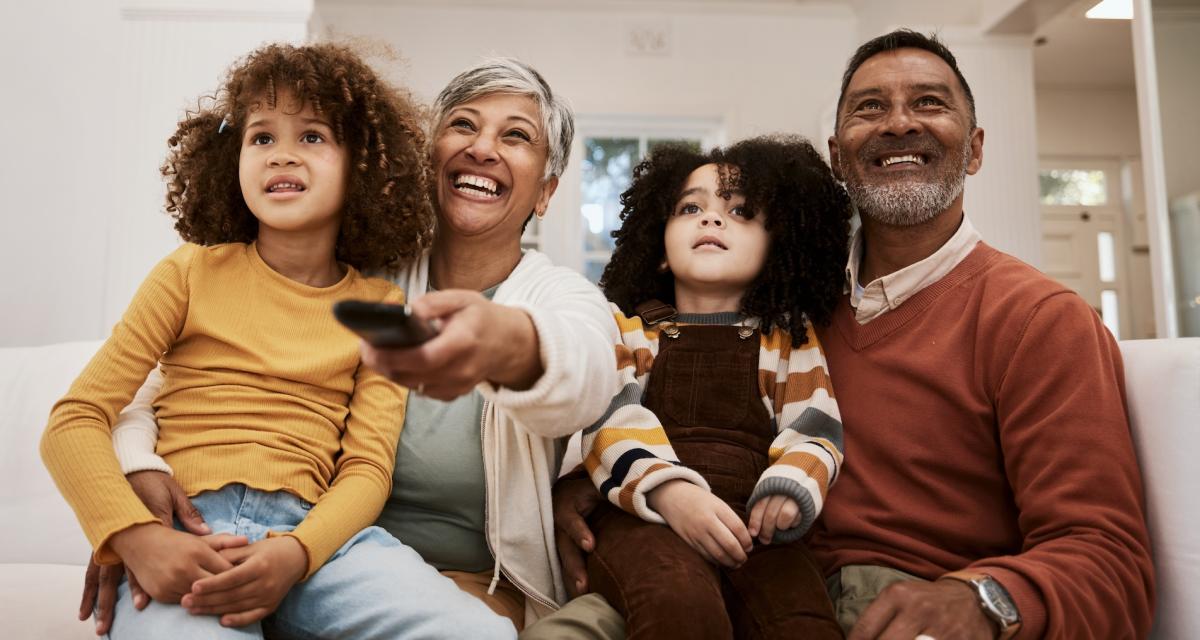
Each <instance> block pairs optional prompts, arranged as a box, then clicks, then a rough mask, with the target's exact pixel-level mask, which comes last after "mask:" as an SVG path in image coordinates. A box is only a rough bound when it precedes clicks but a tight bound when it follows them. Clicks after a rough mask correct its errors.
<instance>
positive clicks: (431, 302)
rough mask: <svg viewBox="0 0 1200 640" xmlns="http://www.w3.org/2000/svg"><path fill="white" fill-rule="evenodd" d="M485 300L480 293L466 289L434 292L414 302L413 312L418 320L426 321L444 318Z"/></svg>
mask: <svg viewBox="0 0 1200 640" xmlns="http://www.w3.org/2000/svg"><path fill="white" fill-rule="evenodd" d="M483 300H484V297H483V296H481V295H480V294H479V292H477V291H468V290H466V289H447V290H445V291H433V292H430V293H427V294H425V295H423V296H421V297H420V298H417V299H416V300H414V301H413V303H412V312H413V315H415V316H417V317H418V318H422V319H426V320H428V319H432V318H444V317H446V316H449V315H453V314H455V313H457V312H458V311H460V310H462V309H464V308H466V307H469V306H471V305H472V304H477V303H479V302H481V301H483Z"/></svg>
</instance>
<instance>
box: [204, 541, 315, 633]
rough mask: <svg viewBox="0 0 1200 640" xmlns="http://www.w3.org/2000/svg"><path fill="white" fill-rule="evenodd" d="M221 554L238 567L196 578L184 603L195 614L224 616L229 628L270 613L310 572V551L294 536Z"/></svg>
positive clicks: (224, 621)
mask: <svg viewBox="0 0 1200 640" xmlns="http://www.w3.org/2000/svg"><path fill="white" fill-rule="evenodd" d="M221 555H222V556H223V557H224V558H225V559H226V560H228V561H230V562H232V563H233V564H234V565H236V566H235V567H234V568H233V569H230V570H229V571H226V572H224V573H222V574H220V575H215V576H212V577H208V578H204V579H201V580H198V581H196V583H195V584H193V585H192V591H191V593H189V594H187V595H185V596H183V599H182V600H181V601H180V604H181V605H183V607H184V608H185V609H187V610H188V613H191V614H193V615H202V614H208V615H220V616H221V624H222V625H223V626H226V627H243V626H246V625H248V624H250V623H252V622H257V621H259V620H262V619H263V618H265V617H267V616H268V615H270V614H271V612H272V611H274V610H275V608H276V607H278V606H279V603H280V602H281V601H282V600H283V598H284V596H286V595H287V593H288V590H290V589H291V588H292V585H294V584H296V583H297V582H299V581H300V579H301V578H303V577H304V574H305V572H307V571H308V553H307V552H305V551H304V547H303V546H302V545H301V544H300V541H298V540H296V539H295V538H293V537H291V536H278V537H275V538H266V539H265V540H260V541H258V542H255V543H254V544H252V545H250V546H248V547H240V548H236V549H225V550H223V551H222V552H221Z"/></svg>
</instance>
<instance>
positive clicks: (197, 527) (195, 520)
mask: <svg viewBox="0 0 1200 640" xmlns="http://www.w3.org/2000/svg"><path fill="white" fill-rule="evenodd" d="M171 507H172V508H173V509H174V510H175V517H177V518H179V522H180V524H182V525H183V528H184V529H186V530H187V531H188V533H194V534H196V535H198V536H205V535H208V534H210V533H212V529H211V528H209V526H208V524H207V523H205V522H204V516H202V515H200V510H199V509H197V508H196V505H194V504H192V501H191V500H189V499H188V497H187V494H186V493H184V492H183V487H180V486H179V485H178V484H175V485H174V486H172V487H171Z"/></svg>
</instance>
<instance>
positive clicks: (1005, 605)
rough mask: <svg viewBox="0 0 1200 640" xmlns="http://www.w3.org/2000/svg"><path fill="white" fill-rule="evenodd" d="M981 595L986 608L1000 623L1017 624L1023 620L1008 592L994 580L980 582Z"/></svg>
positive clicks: (986, 579) (988, 579) (987, 579)
mask: <svg viewBox="0 0 1200 640" xmlns="http://www.w3.org/2000/svg"><path fill="white" fill-rule="evenodd" d="M979 595H980V596H982V597H983V604H984V607H985V608H987V609H988V610H989V611H991V612H992V613H993V614H995V616H996V617H997V618H998V620H999V621H1000V622H1003V623H1004V624H1006V625H1012V624H1016V623H1017V622H1019V621H1020V620H1021V616H1020V615H1018V614H1017V607H1016V605H1014V604H1013V601H1012V597H1011V596H1009V595H1008V591H1007V590H1006V589H1005V588H1004V587H1003V586H1001V584H1000V583H999V582H996V581H995V580H993V579H992V578H985V579H983V580H980V581H979Z"/></svg>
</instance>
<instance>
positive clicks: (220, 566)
mask: <svg viewBox="0 0 1200 640" xmlns="http://www.w3.org/2000/svg"><path fill="white" fill-rule="evenodd" d="M246 548H247V547H238V548H237V549H226V550H224V551H220V552H217V551H213V550H212V549H206V550H205V551H207V552H208V553H203V554H200V557H198V558H196V572H195V577H194V578H193V579H192V582H193V583H194V582H196V581H197V580H202V579H204V578H208V577H210V576H213V575H216V574H219V573H224V572H226V571H229V570H230V569H232V568H233V565H234V562H233V561H231V560H228V559H226V558H225V556H223V555H221V554H224V553H233V552H236V551H241V550H242V549H246ZM189 591H190V589H189Z"/></svg>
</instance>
